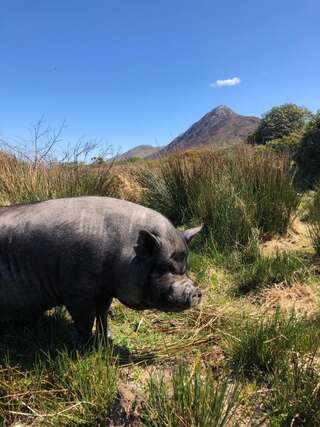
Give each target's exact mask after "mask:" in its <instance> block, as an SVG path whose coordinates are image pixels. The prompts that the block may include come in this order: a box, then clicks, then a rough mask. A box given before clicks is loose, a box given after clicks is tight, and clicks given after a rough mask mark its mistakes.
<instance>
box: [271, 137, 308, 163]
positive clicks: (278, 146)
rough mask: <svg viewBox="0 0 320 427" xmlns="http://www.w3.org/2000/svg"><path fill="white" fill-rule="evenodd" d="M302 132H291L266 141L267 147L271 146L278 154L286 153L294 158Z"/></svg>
mask: <svg viewBox="0 0 320 427" xmlns="http://www.w3.org/2000/svg"><path fill="white" fill-rule="evenodd" d="M300 140H301V134H299V133H290V134H289V135H285V136H283V137H282V138H276V139H272V140H271V141H268V142H267V143H266V147H267V148H271V149H272V150H273V151H275V152H276V153H278V154H284V155H286V156H289V157H290V158H292V159H294V158H295V156H296V153H297V150H298V148H299V143H300Z"/></svg>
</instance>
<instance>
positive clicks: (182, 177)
mask: <svg viewBox="0 0 320 427" xmlns="http://www.w3.org/2000/svg"><path fill="white" fill-rule="evenodd" d="M310 123H311V122H310ZM308 126H309V125H308ZM310 126H311V125H310ZM291 137H292V135H291V136H290V138H291ZM288 138H289V137H288ZM273 143H274V144H275V145H276V144H278V142H277V140H273ZM283 151H285V150H282V149H279V150H278V151H277V150H275V149H274V150H272V151H270V150H268V149H266V150H265V149H264V148H263V149H262V150H261V149H256V148H255V147H248V148H234V149H231V150H229V149H228V150H226V149H222V150H219V151H215V152H205V153H201V152H199V153H197V154H196V155H192V156H191V155H186V156H181V155H176V156H173V157H170V158H168V159H167V160H163V161H161V162H159V161H155V162H148V163H146V162H133V163H132V164H128V163H126V164H123V165H122V164H120V165H114V164H112V163H108V162H98V163H97V162H94V163H93V164H85V163H80V162H73V163H54V162H49V161H37V162H36V163H34V162H28V161H21V160H18V159H17V158H15V157H13V156H9V155H7V154H3V155H2V156H1V157H0V198H1V202H2V204H8V203H16V202H29V201H36V200H43V199H47V198H53V197H62V196H75V195H86V194H90V195H93V194H97V195H115V196H117V195H120V194H121V195H122V197H126V198H128V197H130V198H131V197H132V193H134V197H135V200H136V201H138V202H140V203H144V204H146V205H148V206H150V207H152V208H154V209H157V210H159V211H160V212H162V213H164V214H165V215H167V216H169V217H170V218H171V220H172V221H173V222H174V223H175V224H176V225H179V226H180V227H185V226H189V225H198V224H199V223H200V222H204V223H205V230H204V232H203V234H202V236H198V237H197V238H196V239H195V240H194V241H193V242H192V247H191V253H190V257H189V271H190V274H191V275H192V277H194V278H195V280H196V281H197V282H198V284H199V286H200V287H201V288H202V290H203V294H204V297H203V303H202V305H201V306H199V307H196V308H194V309H192V310H190V311H186V312H183V313H173V314H170V313H159V312H153V311H144V312H139V311H133V310H129V309H127V308H125V307H124V306H123V305H121V304H120V303H117V302H114V303H113V306H112V314H111V316H110V317H111V318H110V322H109V324H110V328H111V332H112V334H113V337H114V338H113V345H112V346H109V347H108V346H107V345H106V343H104V342H99V341H98V340H96V341H97V342H95V343H93V344H92V345H91V346H88V347H87V348H80V347H79V346H78V345H77V342H76V340H75V336H74V331H73V328H72V325H71V322H70V318H69V316H68V315H67V313H66V311H65V310H63V309H57V310H52V311H51V312H49V313H47V315H46V316H44V318H43V319H42V320H41V321H40V320H39V321H36V322H35V321H34V322H32V324H31V325H26V326H23V325H14V324H10V325H0V327H1V330H0V337H1V339H0V425H12V424H14V423H18V422H20V423H24V424H26V425H43V426H47V425H49V426H50V425H52V426H54V425H59V426H60V425H61V426H79V425H84V426H94V425H101V426H107V425H110V424H111V425H112V423H114V424H115V425H117V423H118V425H121V424H122V425H132V426H139V425H141V426H158V427H160V426H172V427H173V426H181V427H182V426H188V427H189V426H193V427H202V426H208V427H209V426H213V425H214V426H229V425H230V426H233V425H235V426H236V425H261V424H263V422H266V421H268V423H269V424H270V425H273V426H288V425H292V426H300V425H306V426H309V425H319V424H320V405H319V397H320V396H319V389H320V386H319V384H320V369H319V348H320V320H319V319H320V316H319V295H320V293H319V285H320V280H319V273H318V272H319V266H318V265H319V257H316V256H315V254H318V256H319V252H320V225H319V224H320V189H319V188H318V189H316V191H315V192H309V193H307V194H305V195H304V196H303V207H302V208H301V209H300V208H299V210H298V206H299V202H300V199H301V195H300V194H298V191H297V190H296V188H295V186H294V182H293V178H294V175H293V171H292V164H291V161H288V159H287V157H286V156H283V155H282V153H283ZM134 177H135V180H134V179H133V178H134ZM136 181H137V182H138V184H137V182H136ZM121 183H125V185H123V186H122V187H121ZM128 183H129V184H134V185H132V187H130V185H128ZM120 187H121V188H120ZM137 189H139V191H138V190H137ZM120 190H121V191H120ZM299 215H300V216H301V215H302V219H303V221H305V222H307V224H308V225H304V227H305V229H306V230H308V226H309V227H310V234H311V240H310V234H308V231H306V232H305V231H301V230H300V229H299V225H301V224H303V223H301V222H299V221H298V222H297V219H295V218H296V217H297V216H299ZM292 221H293V224H292ZM296 228H297V229H298V231H297V230H296ZM299 230H300V231H299ZM303 230H304V228H303ZM270 239H272V240H270ZM301 242H302V244H300V243H301ZM266 245H267V246H266ZM312 245H313V247H312ZM266 248H267V249H268V250H267V251H266ZM123 385H126V386H127V387H128V388H129V389H130V390H132V392H131V394H130V393H129V394H128V395H127V396H125V398H123V397H122V394H121V386H123ZM136 398H137V401H136V400H135V399H136ZM138 398H139V399H140V398H141V400H142V406H141V405H140V406H139V404H138V403H137V402H138V400H139V399H138Z"/></svg>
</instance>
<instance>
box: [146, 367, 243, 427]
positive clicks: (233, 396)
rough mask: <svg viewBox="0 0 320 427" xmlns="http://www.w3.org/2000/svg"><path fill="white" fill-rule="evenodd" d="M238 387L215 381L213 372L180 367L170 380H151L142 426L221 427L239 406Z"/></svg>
mask: <svg viewBox="0 0 320 427" xmlns="http://www.w3.org/2000/svg"><path fill="white" fill-rule="evenodd" d="M238 397H239V388H238V387H237V386H234V385H231V384H230V383H229V382H228V381H226V380H221V381H220V383H219V382H217V381H215V380H214V379H213V376H212V372H210V371H209V370H207V371H206V372H203V373H201V370H200V369H199V367H198V366H196V367H195V369H194V370H192V371H191V370H190V369H187V368H186V367H185V366H183V365H182V366H181V365H180V366H179V367H178V368H177V369H176V370H175V372H174V373H173V374H172V375H171V377H170V380H166V382H165V379H164V378H163V377H162V378H161V377H160V378H151V379H150V381H149V386H148V398H147V402H146V409H145V413H144V414H143V425H145V426H150V427H151V426H152V427H185V426H194V427H212V426H215V427H222V426H226V425H230V424H229V423H230V421H231V419H232V416H233V414H234V412H235V409H236V408H237V406H238Z"/></svg>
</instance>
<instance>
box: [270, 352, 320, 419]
mask: <svg viewBox="0 0 320 427" xmlns="http://www.w3.org/2000/svg"><path fill="white" fill-rule="evenodd" d="M317 357H318V356H317V353H316V352H313V353H311V354H310V355H307V356H306V357H304V358H302V357H299V355H297V354H296V353H292V354H291V356H290V358H288V359H287V360H285V362H284V363H281V362H280V363H279V365H280V366H279V367H278V368H277V369H276V371H275V372H274V375H273V376H272V378H271V379H270V381H271V387H272V398H271V405H270V411H269V412H270V414H269V415H270V416H271V417H272V419H273V425H280V426H302V425H304V426H318V425H320V374H319V365H318V362H317Z"/></svg>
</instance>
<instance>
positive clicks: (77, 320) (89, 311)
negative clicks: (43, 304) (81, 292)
mask: <svg viewBox="0 0 320 427" xmlns="http://www.w3.org/2000/svg"><path fill="white" fill-rule="evenodd" d="M66 306H67V309H68V311H69V313H70V316H71V317H72V320H73V322H74V326H75V328H76V330H77V332H78V334H79V336H80V339H81V342H82V344H86V343H88V341H89V340H90V338H91V337H92V328H93V324H94V318H95V315H96V307H95V304H94V303H90V302H89V301H85V300H83V299H79V300H75V301H72V303H70V304H67V305H66Z"/></svg>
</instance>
